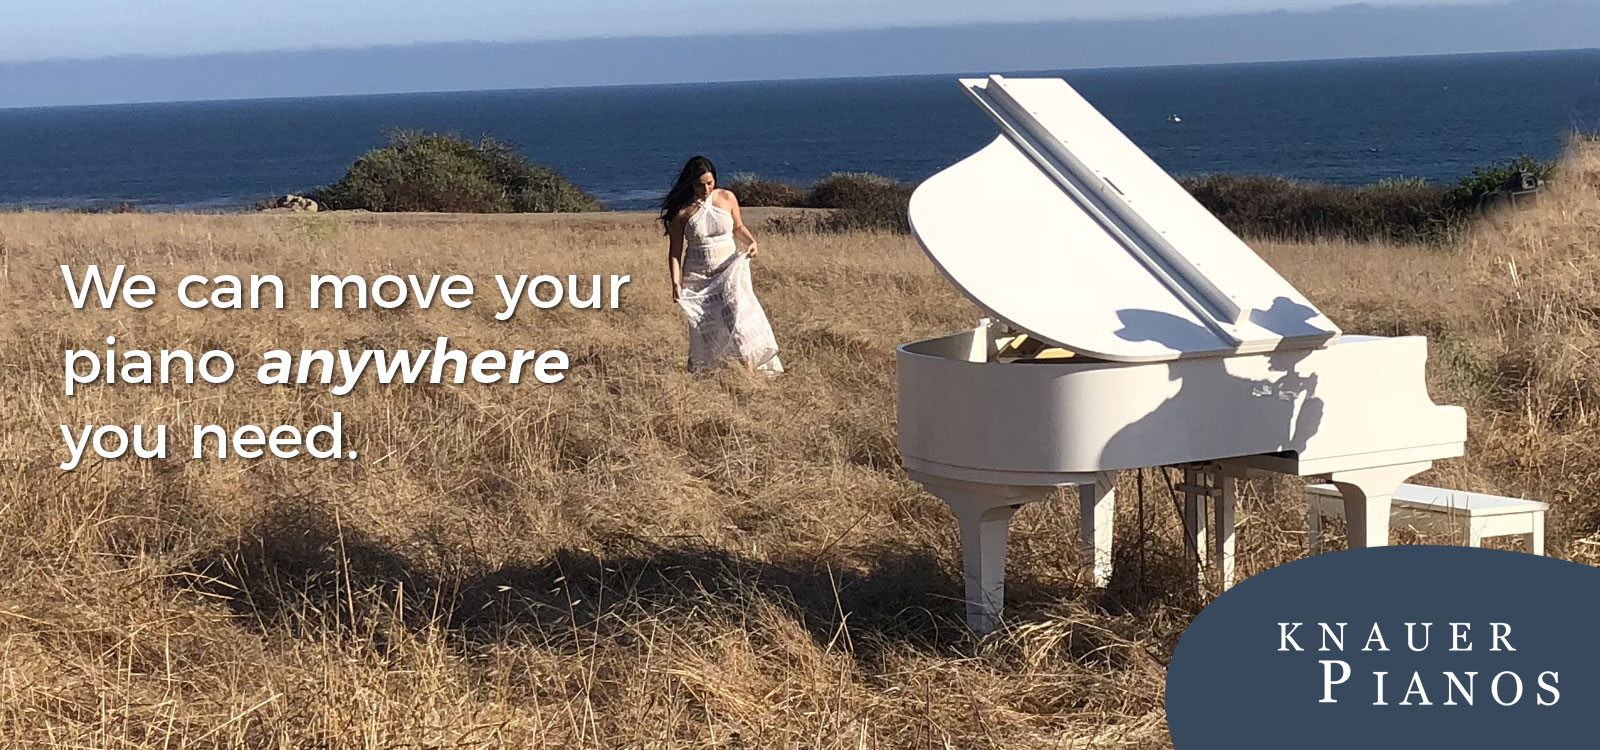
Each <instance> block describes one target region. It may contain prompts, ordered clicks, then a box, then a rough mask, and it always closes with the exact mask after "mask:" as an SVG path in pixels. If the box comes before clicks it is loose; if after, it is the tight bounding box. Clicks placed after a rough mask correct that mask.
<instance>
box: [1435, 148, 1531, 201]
mask: <svg viewBox="0 0 1600 750" xmlns="http://www.w3.org/2000/svg"><path fill="white" fill-rule="evenodd" d="M1555 168H1556V163H1555V162H1554V161H1539V160H1538V159H1535V158H1533V157H1531V156H1527V155H1523V156H1518V157H1517V158H1515V159H1512V160H1510V161H1507V162H1497V163H1495V164H1490V165H1489V166H1486V167H1478V168H1477V169H1474V170H1472V173H1471V174H1469V175H1467V176H1465V177H1462V178H1461V181H1460V182H1457V183H1456V185H1455V187H1453V188H1451V189H1450V191H1449V194H1448V195H1447V196H1446V197H1445V200H1446V202H1447V203H1448V204H1449V207H1450V210H1452V211H1454V212H1456V213H1459V214H1463V215H1467V214H1470V213H1472V212H1474V211H1476V210H1477V209H1478V206H1479V205H1480V204H1481V203H1482V202H1483V198H1484V196H1486V195H1488V194H1490V193H1493V192H1496V191H1498V190H1500V189H1501V188H1502V187H1504V186H1505V184H1506V181H1507V180H1509V179H1511V176H1512V175H1513V174H1516V173H1517V172H1532V173H1533V176H1535V177H1537V178H1539V179H1541V180H1547V179H1549V178H1550V175H1551V173H1553V172H1554V171H1555Z"/></svg>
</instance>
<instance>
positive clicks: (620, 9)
mask: <svg viewBox="0 0 1600 750" xmlns="http://www.w3.org/2000/svg"><path fill="white" fill-rule="evenodd" d="M1340 4H1341V3H1337V2H1329V0H1071V2H1063V0H977V1H974V0H445V2H440V0H267V1H264V2H263V1H260V0H258V1H256V2H240V1H238V0H139V2H129V1H128V0H53V1H52V2H34V1H33V0H0V18H3V21H0V61H8V62H17V61H29V60H49V59H85V58H99V57H110V56H120V55H153V56H183V55H196V54H208V53H217V52H255V51H264V50H295V49H307V48H348V47H368V46H374V45H390V44H414V43H426V42H447V41H529V40H545V39H579V38H606V37H631V36H680V35H707V34H711V35H714V34H718V33H741V32H791V31H817V30H839V29H863V28H884V27H898V26H943V25H954V24H966V23H975V22H982V23H1008V22H1022V21H1033V20H1065V19H1069V18H1071V19H1114V18H1163V17H1171V16H1197V15H1214V14H1224V13H1238V12H1259V11H1271V10H1299V11H1305V10H1319V9H1326V8H1330V7H1334V6H1336V5H1340ZM1374 4H1376V5H1383V6H1418V5H1464V4H1472V0H1381V1H1380V2H1377V3H1374Z"/></svg>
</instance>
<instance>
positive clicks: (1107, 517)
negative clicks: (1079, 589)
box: [1078, 472, 1117, 587]
mask: <svg viewBox="0 0 1600 750" xmlns="http://www.w3.org/2000/svg"><path fill="white" fill-rule="evenodd" d="M1116 493H1117V475H1116V474H1113V473H1109V472H1101V473H1099V474H1096V475H1095V480H1094V482H1093V483H1091V484H1081V485H1078V510H1079V514H1078V517H1079V518H1080V519H1082V521H1081V523H1080V524H1079V534H1078V537H1079V545H1080V547H1081V548H1082V550H1083V559H1084V560H1085V561H1086V562H1088V563H1089V565H1090V566H1091V567H1092V568H1093V569H1094V585H1096V586H1100V587H1104V586H1105V585H1106V584H1107V583H1108V582H1110V580H1111V539H1112V524H1113V521H1114V519H1115V518H1116V507H1117V498H1116Z"/></svg>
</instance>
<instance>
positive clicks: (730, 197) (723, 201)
mask: <svg viewBox="0 0 1600 750" xmlns="http://www.w3.org/2000/svg"><path fill="white" fill-rule="evenodd" d="M716 203H717V204H718V205H720V206H722V207H723V208H732V207H734V206H737V205H739V196H737V195H734V194H733V191H732V190H729V189H727V188H717V193H716Z"/></svg>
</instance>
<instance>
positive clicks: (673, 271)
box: [667, 218, 683, 302]
mask: <svg viewBox="0 0 1600 750" xmlns="http://www.w3.org/2000/svg"><path fill="white" fill-rule="evenodd" d="M667 281H669V282H671V283H672V301H673V302H677V301H678V295H679V294H681V293H682V292H683V219H682V218H675V219H673V220H672V226H671V228H669V229H668V230H667Z"/></svg>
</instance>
